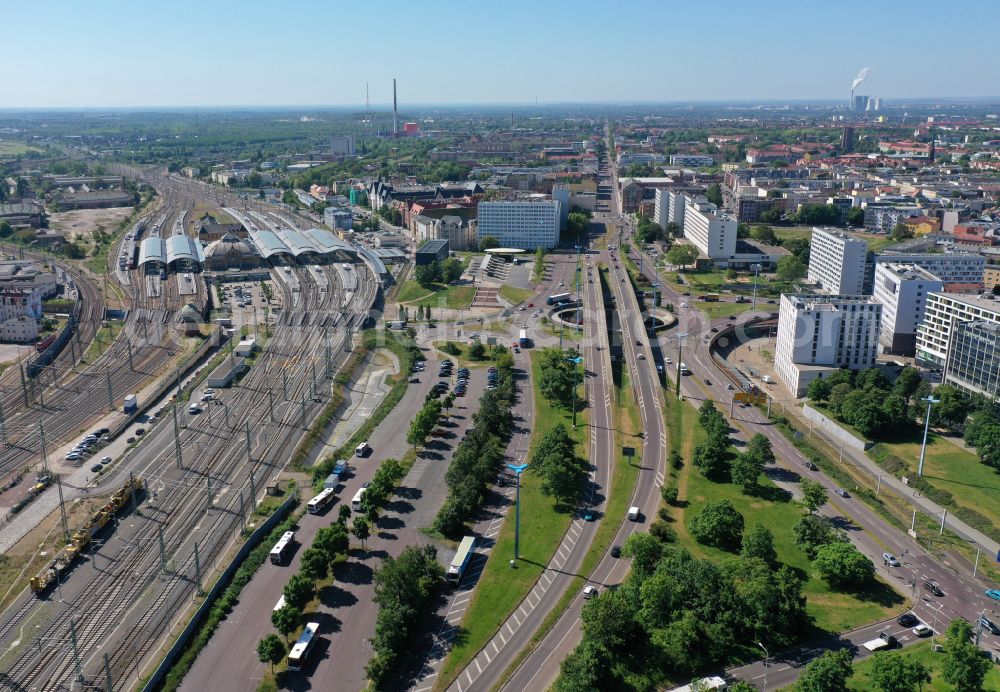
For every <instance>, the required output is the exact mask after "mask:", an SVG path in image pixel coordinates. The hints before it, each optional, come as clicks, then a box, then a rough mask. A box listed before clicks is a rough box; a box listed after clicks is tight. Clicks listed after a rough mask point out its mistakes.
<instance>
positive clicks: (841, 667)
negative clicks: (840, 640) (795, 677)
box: [795, 649, 854, 692]
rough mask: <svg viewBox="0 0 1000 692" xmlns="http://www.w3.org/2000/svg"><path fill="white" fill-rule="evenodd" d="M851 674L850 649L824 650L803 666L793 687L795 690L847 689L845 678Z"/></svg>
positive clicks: (831, 691) (830, 691) (829, 691)
mask: <svg viewBox="0 0 1000 692" xmlns="http://www.w3.org/2000/svg"><path fill="white" fill-rule="evenodd" d="M853 674H854V669H853V668H851V653H850V651H848V650H847V649H840V650H839V651H826V652H824V653H823V655H822V656H820V657H819V658H815V659H813V660H812V661H811V662H810V663H809V665H807V666H806V667H805V670H804V671H803V672H802V675H801V676H800V677H799V681H798V682H797V683H795V689H796V691H797V692H843V691H844V690H846V689H847V679H848V678H850V677H851V675H853Z"/></svg>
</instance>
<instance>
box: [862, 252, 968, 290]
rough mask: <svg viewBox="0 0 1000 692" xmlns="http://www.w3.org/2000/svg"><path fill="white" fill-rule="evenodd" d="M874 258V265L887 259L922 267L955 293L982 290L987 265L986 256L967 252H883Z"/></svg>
mask: <svg viewBox="0 0 1000 692" xmlns="http://www.w3.org/2000/svg"><path fill="white" fill-rule="evenodd" d="M873 261H874V263H875V265H876V266H877V265H879V264H882V263H885V262H887V263H890V264H912V265H915V266H918V267H923V268H924V269H926V270H927V271H929V272H930V273H931V274H933V275H934V276H936V277H937V278H939V279H941V281H942V283H943V284H944V289H943V290H945V291H953V292H955V293H969V292H970V291H978V290H981V289H982V286H983V273H984V271H985V269H986V259H985V258H984V257H983V256H982V255H977V254H973V253H966V252H955V253H936V252H920V253H913V254H903V253H894V252H884V253H880V254H878V255H875V257H874V258H873ZM949 287H950V288H949ZM866 292H867V291H866Z"/></svg>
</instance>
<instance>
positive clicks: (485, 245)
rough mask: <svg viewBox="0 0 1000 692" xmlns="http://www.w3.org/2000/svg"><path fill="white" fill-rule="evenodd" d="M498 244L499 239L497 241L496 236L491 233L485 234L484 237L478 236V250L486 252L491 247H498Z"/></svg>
mask: <svg viewBox="0 0 1000 692" xmlns="http://www.w3.org/2000/svg"><path fill="white" fill-rule="evenodd" d="M499 246H500V241H498V240H497V239H496V238H494V237H493V236H491V235H488V236H486V237H484V238H480V240H479V251H480V252H486V251H487V250H492V249H493V248H495V247H499Z"/></svg>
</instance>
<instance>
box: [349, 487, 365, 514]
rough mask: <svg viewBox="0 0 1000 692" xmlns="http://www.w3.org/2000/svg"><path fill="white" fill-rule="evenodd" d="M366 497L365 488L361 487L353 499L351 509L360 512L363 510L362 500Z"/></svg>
mask: <svg viewBox="0 0 1000 692" xmlns="http://www.w3.org/2000/svg"><path fill="white" fill-rule="evenodd" d="M364 498H365V489H364V488H361V489H360V490H358V492H357V493H356V494H355V495H354V499H353V500H351V509H352V510H353V511H355V512H360V511H361V502H362V500H364Z"/></svg>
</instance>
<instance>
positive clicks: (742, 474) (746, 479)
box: [729, 451, 764, 492]
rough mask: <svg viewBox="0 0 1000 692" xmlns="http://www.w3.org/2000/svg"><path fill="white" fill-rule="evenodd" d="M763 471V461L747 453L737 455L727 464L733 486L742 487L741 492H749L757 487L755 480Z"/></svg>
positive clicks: (755, 455)
mask: <svg viewBox="0 0 1000 692" xmlns="http://www.w3.org/2000/svg"><path fill="white" fill-rule="evenodd" d="M763 471H764V462H763V460H762V459H761V458H760V456H758V455H757V454H752V453H751V452H749V451H747V452H744V453H743V454H737V455H736V456H735V457H734V458H733V459H732V460H731V461H730V462H729V477H730V478H731V479H732V481H733V483H734V484H736V485H739V486H742V487H743V492H749V491H750V490H751V489H752V488H754V487H755V486H756V485H757V479H758V478H759V477H760V474H761V473H763Z"/></svg>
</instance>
